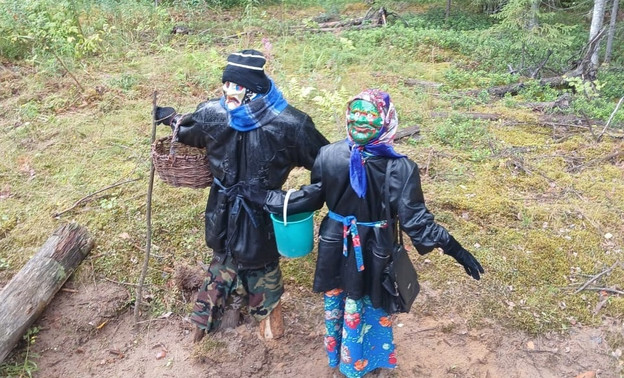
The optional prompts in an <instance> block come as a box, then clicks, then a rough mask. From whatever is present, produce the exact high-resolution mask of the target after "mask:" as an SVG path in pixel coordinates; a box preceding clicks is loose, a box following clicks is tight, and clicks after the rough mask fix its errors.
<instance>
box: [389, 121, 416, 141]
mask: <svg viewBox="0 0 624 378" xmlns="http://www.w3.org/2000/svg"><path fill="white" fill-rule="evenodd" d="M415 134H420V126H418V125H414V126H410V127H407V128H405V129H401V130H399V131H397V133H396V135H395V136H394V140H399V139H402V138H407V137H410V138H411V137H413V136H414V135H415Z"/></svg>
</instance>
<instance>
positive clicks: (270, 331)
mask: <svg viewBox="0 0 624 378" xmlns="http://www.w3.org/2000/svg"><path fill="white" fill-rule="evenodd" d="M282 336H284V316H283V315H282V302H279V303H278V304H277V306H275V308H274V309H273V311H271V313H270V314H269V316H267V317H266V318H264V319H262V320H261V321H260V337H261V338H263V339H265V340H271V339H279V338H280V337H282Z"/></svg>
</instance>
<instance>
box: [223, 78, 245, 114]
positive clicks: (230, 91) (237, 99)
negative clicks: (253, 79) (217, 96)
mask: <svg viewBox="0 0 624 378" xmlns="http://www.w3.org/2000/svg"><path fill="white" fill-rule="evenodd" d="M246 92H247V89H246V88H245V87H243V86H241V85H238V84H236V83H232V82H231V81H226V82H225V83H223V96H225V105H226V106H227V107H228V109H230V110H232V109H235V108H238V107H239V106H241V104H242V103H243V100H244V99H245V93H246Z"/></svg>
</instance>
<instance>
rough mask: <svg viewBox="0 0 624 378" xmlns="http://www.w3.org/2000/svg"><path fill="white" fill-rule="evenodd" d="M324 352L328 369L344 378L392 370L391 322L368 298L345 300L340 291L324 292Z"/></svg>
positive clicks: (345, 297) (394, 359) (393, 358)
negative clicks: (335, 368) (382, 369)
mask: <svg viewBox="0 0 624 378" xmlns="http://www.w3.org/2000/svg"><path fill="white" fill-rule="evenodd" d="M324 298H325V350H326V351H327V356H328V357H329V366H330V367H336V366H340V372H341V373H342V374H344V375H345V376H347V377H362V376H363V375H365V374H366V373H369V372H371V371H373V370H375V369H377V368H388V369H394V368H395V367H396V355H395V353H394V341H393V337H392V320H391V319H390V316H389V315H388V314H387V313H386V312H385V311H384V310H383V309H381V308H374V307H373V305H372V304H371V301H370V298H369V297H368V296H366V297H363V298H362V299H357V300H355V299H351V298H348V297H347V296H346V295H345V294H344V292H343V291H342V290H340V289H335V290H330V291H328V292H325V296H324Z"/></svg>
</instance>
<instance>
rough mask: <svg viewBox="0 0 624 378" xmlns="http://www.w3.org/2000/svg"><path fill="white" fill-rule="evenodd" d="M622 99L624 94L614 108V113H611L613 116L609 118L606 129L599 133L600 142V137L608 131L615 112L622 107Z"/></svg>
mask: <svg viewBox="0 0 624 378" xmlns="http://www.w3.org/2000/svg"><path fill="white" fill-rule="evenodd" d="M622 100H624V96H622V98H620V101H618V103H617V105H616V106H615V109H613V113H611V116H609V120H608V121H607V124H606V125H605V127H604V129H602V132H601V133H600V135H598V139H597V140H598V142H600V139H601V138H602V136H603V135H604V133H605V131H607V128H608V127H609V125H610V124H611V121H612V120H613V116H614V115H615V113H617V111H618V109H619V108H620V105H622Z"/></svg>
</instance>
